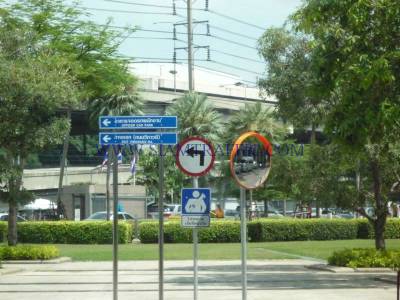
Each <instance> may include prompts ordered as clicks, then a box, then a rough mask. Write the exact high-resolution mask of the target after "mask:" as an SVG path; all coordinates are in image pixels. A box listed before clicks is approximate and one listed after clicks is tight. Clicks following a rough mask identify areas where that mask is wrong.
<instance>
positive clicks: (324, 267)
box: [304, 264, 354, 273]
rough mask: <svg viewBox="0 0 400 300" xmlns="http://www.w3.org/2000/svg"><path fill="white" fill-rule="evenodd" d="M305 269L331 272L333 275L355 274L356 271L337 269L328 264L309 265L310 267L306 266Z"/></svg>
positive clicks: (345, 268)
mask: <svg viewBox="0 0 400 300" xmlns="http://www.w3.org/2000/svg"><path fill="white" fill-rule="evenodd" d="M304 267H305V268H307V269H310V270H316V271H325V272H331V273H354V269H352V268H347V267H335V266H330V265H327V264H318V265H309V266H304Z"/></svg>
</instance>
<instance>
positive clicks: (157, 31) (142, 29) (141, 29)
mask: <svg viewBox="0 0 400 300" xmlns="http://www.w3.org/2000/svg"><path fill="white" fill-rule="evenodd" d="M97 25H98V26H103V27H106V26H108V27H110V28H116V29H124V30H129V29H133V30H135V31H144V32H155V33H168V34H171V35H173V34H174V32H173V31H168V30H155V29H154V30H153V29H144V28H140V27H139V28H130V27H126V26H116V25H103V24H97ZM175 33H176V34H185V35H187V33H186V32H175ZM193 35H197V36H207V34H205V33H193ZM171 39H172V38H171Z"/></svg>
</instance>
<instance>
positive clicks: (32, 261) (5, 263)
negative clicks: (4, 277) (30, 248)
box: [2, 257, 72, 265]
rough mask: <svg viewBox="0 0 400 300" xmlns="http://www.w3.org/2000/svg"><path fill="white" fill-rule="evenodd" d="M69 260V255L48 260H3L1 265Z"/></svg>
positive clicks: (54, 262)
mask: <svg viewBox="0 0 400 300" xmlns="http://www.w3.org/2000/svg"><path fill="white" fill-rule="evenodd" d="M70 261H72V259H71V258H70V257H59V258H56V259H49V260H3V261H2V264H3V265H33V264H61V263H65V262H70Z"/></svg>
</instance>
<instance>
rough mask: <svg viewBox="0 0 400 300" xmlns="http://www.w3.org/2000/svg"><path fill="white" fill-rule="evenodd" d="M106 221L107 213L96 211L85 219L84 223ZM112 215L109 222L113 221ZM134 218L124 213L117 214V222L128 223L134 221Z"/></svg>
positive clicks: (111, 214)
mask: <svg viewBox="0 0 400 300" xmlns="http://www.w3.org/2000/svg"><path fill="white" fill-rule="evenodd" d="M106 219H107V212H106V211H98V212H96V213H94V214H92V215H90V216H89V217H88V218H86V219H85V221H102V220H106ZM113 219H114V217H113V213H110V220H113ZM135 219H136V218H135V217H133V216H132V215H130V214H128V213H126V212H118V220H124V221H129V220H135Z"/></svg>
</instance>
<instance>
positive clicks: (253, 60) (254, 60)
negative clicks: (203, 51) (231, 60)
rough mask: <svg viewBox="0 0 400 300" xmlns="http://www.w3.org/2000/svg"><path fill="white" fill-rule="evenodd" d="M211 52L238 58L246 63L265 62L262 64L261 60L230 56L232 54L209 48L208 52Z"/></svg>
mask: <svg viewBox="0 0 400 300" xmlns="http://www.w3.org/2000/svg"><path fill="white" fill-rule="evenodd" d="M210 51H211V52H216V53H221V54H224V55H227V56H232V57H236V58H240V59H243V60H248V61H252V62H255V63H259V64H265V62H263V61H262V60H256V59H252V58H248V57H244V56H240V55H236V54H232V53H228V52H224V51H220V50H214V49H212V48H211V50H210Z"/></svg>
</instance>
